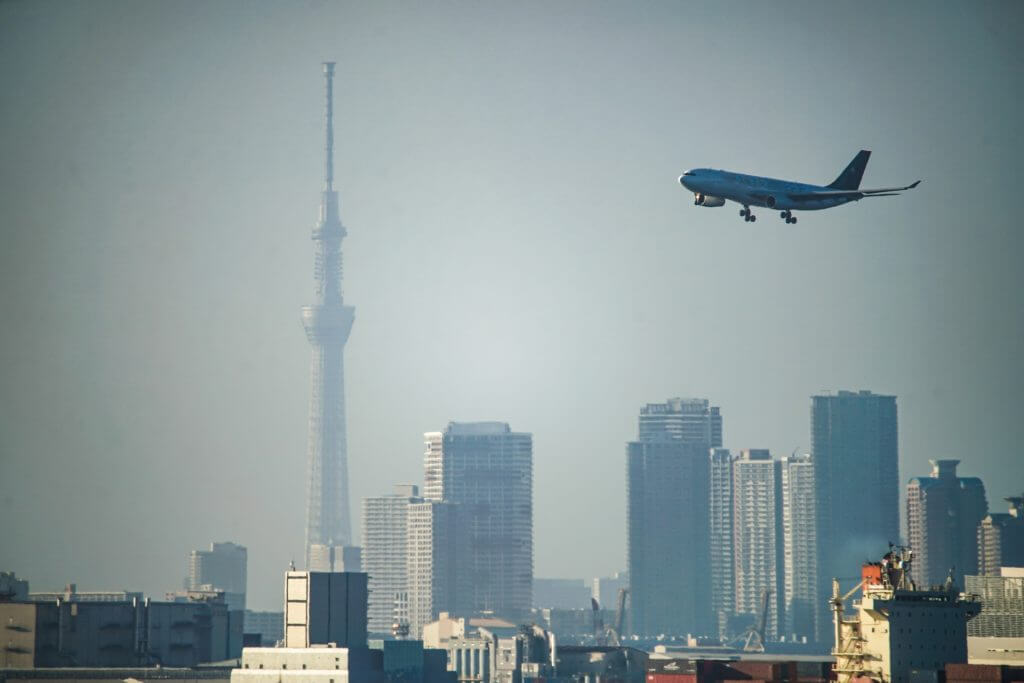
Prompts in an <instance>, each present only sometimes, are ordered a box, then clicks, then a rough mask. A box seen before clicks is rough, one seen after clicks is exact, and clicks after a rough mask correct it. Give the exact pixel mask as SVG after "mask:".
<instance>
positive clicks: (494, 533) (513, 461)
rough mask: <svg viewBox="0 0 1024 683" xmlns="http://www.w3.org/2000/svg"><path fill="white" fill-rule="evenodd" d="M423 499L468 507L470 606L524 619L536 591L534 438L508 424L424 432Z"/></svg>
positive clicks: (470, 424) (474, 424) (475, 424)
mask: <svg viewBox="0 0 1024 683" xmlns="http://www.w3.org/2000/svg"><path fill="white" fill-rule="evenodd" d="M424 439H425V441H426V453H425V454H424V476H423V478H424V482H423V497H424V498H425V499H426V500H433V501H442V502H445V503H455V504H458V505H459V506H461V509H463V510H465V511H466V526H467V529H468V533H469V549H468V553H469V556H468V564H467V567H468V570H469V576H470V579H469V591H470V596H471V599H470V602H469V609H470V610H471V611H473V612H478V611H491V612H493V613H495V614H498V615H505V616H510V617H514V618H518V617H519V616H520V615H525V614H527V613H528V612H529V609H530V605H531V603H532V594H533V436H532V435H531V434H529V433H525V432H513V431H512V429H511V428H510V427H509V425H508V424H506V423H504V422H451V423H449V424H448V427H447V428H446V429H445V431H443V432H428V433H426V434H424Z"/></svg>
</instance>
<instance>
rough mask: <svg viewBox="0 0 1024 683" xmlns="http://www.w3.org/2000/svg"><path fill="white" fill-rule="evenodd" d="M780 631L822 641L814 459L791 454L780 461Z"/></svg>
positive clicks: (800, 637)
mask: <svg viewBox="0 0 1024 683" xmlns="http://www.w3.org/2000/svg"><path fill="white" fill-rule="evenodd" d="M782 538H783V541H782V542H783V550H782V555H783V572H782V574H783V597H784V599H783V603H782V604H783V608H782V612H783V616H784V625H783V629H782V631H783V634H784V635H785V636H786V638H787V640H794V639H795V640H797V641H801V640H803V639H804V638H806V639H807V640H808V641H811V642H823V641H825V637H826V635H825V634H826V629H825V624H823V623H821V622H820V619H819V618H820V613H821V609H820V604H821V602H822V601H823V600H824V598H821V597H820V594H819V592H818V549H817V543H818V535H817V519H816V517H815V510H814V460H813V459H812V458H811V456H810V455H806V454H805V455H792V456H790V457H788V458H786V460H785V462H784V463H783V465H782Z"/></svg>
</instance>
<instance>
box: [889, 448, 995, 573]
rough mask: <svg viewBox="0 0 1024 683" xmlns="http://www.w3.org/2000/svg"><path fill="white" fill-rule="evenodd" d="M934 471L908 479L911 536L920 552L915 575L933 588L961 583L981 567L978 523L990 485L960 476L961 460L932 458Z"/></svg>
mask: <svg viewBox="0 0 1024 683" xmlns="http://www.w3.org/2000/svg"><path fill="white" fill-rule="evenodd" d="M931 463H932V476H930V477H914V478H912V479H911V480H910V483H909V484H907V540H908V541H909V543H910V547H911V548H912V549H913V550H914V553H915V555H916V557H915V558H914V564H913V568H912V571H911V575H912V576H913V578H914V581H916V582H917V583H918V584H920V585H922V586H924V587H928V586H933V585H938V584H940V583H942V582H943V581H945V580H946V577H947V576H948V575H949V573H950V572H953V578H954V580H955V581H956V585H958V586H963V585H964V576H965V575H966V574H975V573H977V570H978V525H979V524H980V523H981V520H982V519H983V518H984V517H985V514H986V513H987V512H988V502H987V501H986V500H985V485H984V484H982V483H981V479H978V478H977V477H958V476H956V466H957V465H958V464H959V463H960V461H959V460H932V461H931Z"/></svg>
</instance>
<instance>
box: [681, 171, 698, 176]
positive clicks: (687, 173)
mask: <svg viewBox="0 0 1024 683" xmlns="http://www.w3.org/2000/svg"><path fill="white" fill-rule="evenodd" d="M683 175H697V174H696V173H695V172H694V171H687V172H686V173H684V174H683Z"/></svg>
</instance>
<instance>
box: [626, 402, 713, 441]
mask: <svg viewBox="0 0 1024 683" xmlns="http://www.w3.org/2000/svg"><path fill="white" fill-rule="evenodd" d="M638 438H639V440H640V441H650V440H662V439H670V440H674V441H687V442H691V443H707V444H709V446H708V447H709V448H720V447H721V446H722V414H721V411H720V410H719V408H718V406H712V405H711V404H710V402H709V401H708V400H707V399H706V398H678V397H676V398H670V399H668V400H666V401H665V402H664V403H648V404H647V405H646V406H644V407H643V408H641V409H640V428H639V430H638Z"/></svg>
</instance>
